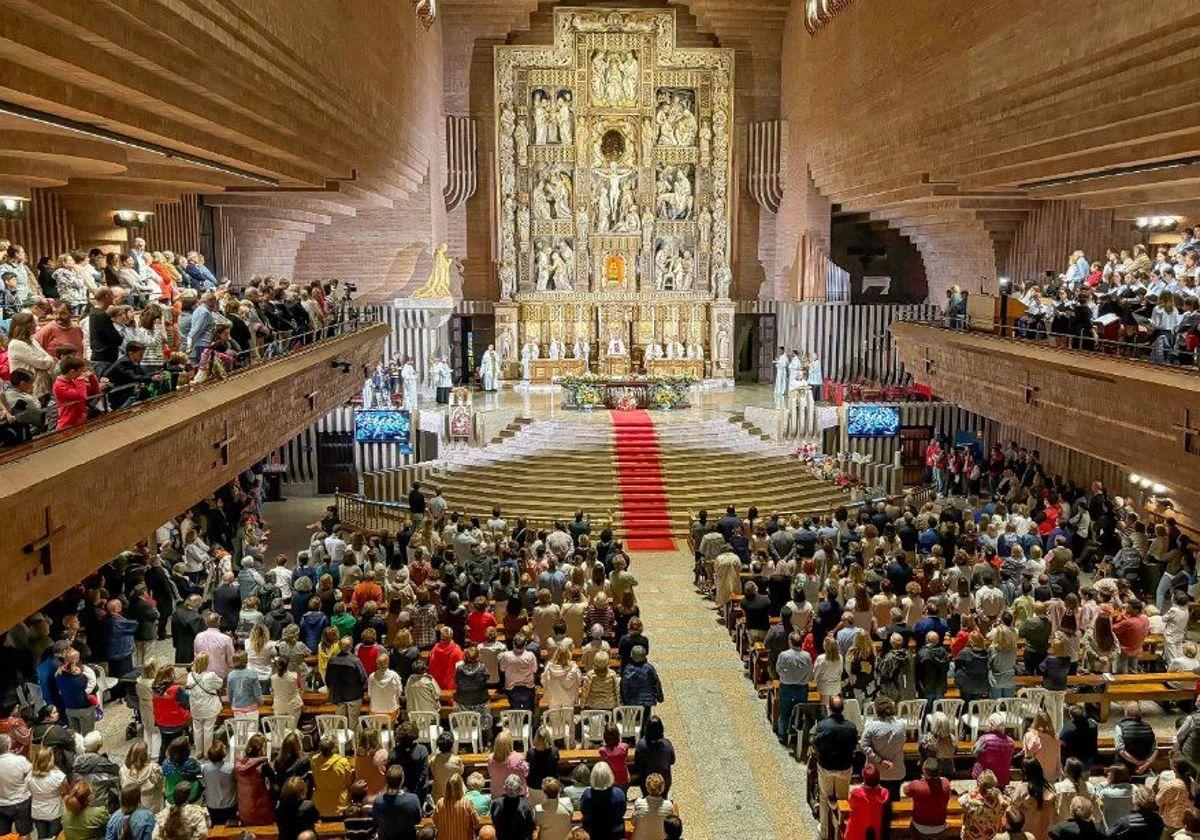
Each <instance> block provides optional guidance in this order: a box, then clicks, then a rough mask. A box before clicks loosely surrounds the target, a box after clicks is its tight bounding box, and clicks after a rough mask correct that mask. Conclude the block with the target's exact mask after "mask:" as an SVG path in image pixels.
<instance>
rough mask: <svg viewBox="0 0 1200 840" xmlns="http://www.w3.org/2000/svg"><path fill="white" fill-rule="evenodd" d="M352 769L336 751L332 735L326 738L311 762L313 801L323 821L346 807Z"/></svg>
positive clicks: (352, 776)
mask: <svg viewBox="0 0 1200 840" xmlns="http://www.w3.org/2000/svg"><path fill="white" fill-rule="evenodd" d="M352 781H354V767H353V765H351V763H350V760H349V759H348V758H346V756H344V755H342V754H341V753H340V752H338V750H337V744H336V743H335V742H334V739H333V736H331V735H325V736H323V737H322V738H321V741H320V743H319V744H318V745H317V754H316V755H315V756H313V759H312V788H313V793H312V801H313V804H314V805H315V806H316V807H317V811H318V812H319V813H320V815H321V816H322V817H324V818H325V819H332V818H334V817H336V816H337V815H338V814H340V813H341V812H342V810H343V809H344V808H345V807H346V802H347V796H348V794H349V790H350V783H351V782H352Z"/></svg>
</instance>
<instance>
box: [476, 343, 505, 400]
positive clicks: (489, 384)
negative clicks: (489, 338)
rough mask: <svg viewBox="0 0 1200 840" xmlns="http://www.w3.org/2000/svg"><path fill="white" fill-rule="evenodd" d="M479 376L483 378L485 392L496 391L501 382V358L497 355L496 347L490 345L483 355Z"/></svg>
mask: <svg viewBox="0 0 1200 840" xmlns="http://www.w3.org/2000/svg"><path fill="white" fill-rule="evenodd" d="M479 374H480V376H481V377H483V390H485V391H495V390H496V387H497V385H498V383H499V381H500V356H499V354H498V353H496V346H495V345H494V344H489V345H488V349H487V350H485V351H484V353H483V359H482V360H481V361H480V363H479Z"/></svg>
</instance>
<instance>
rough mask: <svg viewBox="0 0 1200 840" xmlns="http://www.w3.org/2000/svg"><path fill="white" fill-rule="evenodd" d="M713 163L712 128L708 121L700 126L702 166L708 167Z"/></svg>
mask: <svg viewBox="0 0 1200 840" xmlns="http://www.w3.org/2000/svg"><path fill="white" fill-rule="evenodd" d="M711 163H712V126H711V125H710V124H709V122H708V120H705V121H704V124H703V125H701V126H700V165H701V166H705V167H707V166H708V165H709V164H711Z"/></svg>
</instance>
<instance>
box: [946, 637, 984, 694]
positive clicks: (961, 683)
mask: <svg viewBox="0 0 1200 840" xmlns="http://www.w3.org/2000/svg"><path fill="white" fill-rule="evenodd" d="M954 684H955V686H957V687H958V693H959V694H960V695H961V696H962V698H963V699H964V700H981V699H984V698H986V697H988V696H990V695H991V692H992V686H991V683H990V682H989V680H988V654H987V650H979V649H977V648H973V647H965V648H963V649H962V650H961V651H959V654H958V656H956V657H954Z"/></svg>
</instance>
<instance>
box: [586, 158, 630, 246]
mask: <svg viewBox="0 0 1200 840" xmlns="http://www.w3.org/2000/svg"><path fill="white" fill-rule="evenodd" d="M592 178H593V181H594V184H595V186H594V187H593V196H592V205H593V207H594V208H595V212H596V233H636V232H637V230H638V227H639V225H638V207H637V202H636V200H635V198H634V187H635V186H636V185H637V175H636V173H635V171H634V170H633V169H632V168H628V167H623V166H620V165H618V164H617V162H616V161H615V160H614V161H609V163H608V164H607V165H605V166H602V167H599V168H597V169H594V170H593V171H592Z"/></svg>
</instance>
